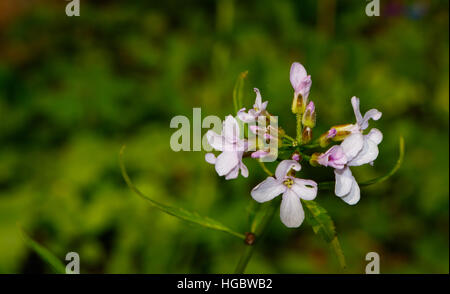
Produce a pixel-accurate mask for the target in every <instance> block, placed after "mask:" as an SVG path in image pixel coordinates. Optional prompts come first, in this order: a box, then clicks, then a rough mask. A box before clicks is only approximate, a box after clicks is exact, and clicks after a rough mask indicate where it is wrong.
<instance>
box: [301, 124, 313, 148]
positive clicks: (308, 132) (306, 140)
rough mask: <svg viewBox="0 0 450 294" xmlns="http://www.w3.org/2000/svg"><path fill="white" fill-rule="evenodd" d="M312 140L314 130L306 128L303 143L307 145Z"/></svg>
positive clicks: (303, 133)
mask: <svg viewBox="0 0 450 294" xmlns="http://www.w3.org/2000/svg"><path fill="white" fill-rule="evenodd" d="M311 139H312V130H311V128H310V127H305V128H304V129H303V132H302V143H304V144H307V143H309V142H310V141H311Z"/></svg>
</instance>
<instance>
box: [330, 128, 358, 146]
mask: <svg viewBox="0 0 450 294" xmlns="http://www.w3.org/2000/svg"><path fill="white" fill-rule="evenodd" d="M355 128H356V129H357V128H358V126H357V125H354V124H345V125H338V126H334V127H333V129H335V130H336V134H335V135H334V136H333V137H332V139H333V141H335V142H339V141H342V140H344V139H345V138H347V136H348V135H350V134H351V133H352V132H353V131H354V130H355Z"/></svg>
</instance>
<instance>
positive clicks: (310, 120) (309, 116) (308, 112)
mask: <svg viewBox="0 0 450 294" xmlns="http://www.w3.org/2000/svg"><path fill="white" fill-rule="evenodd" d="M302 123H303V125H304V126H307V127H310V128H314V126H315V125H316V108H315V106H314V102H312V101H311V102H309V104H308V106H306V109H305V113H304V114H303V118H302Z"/></svg>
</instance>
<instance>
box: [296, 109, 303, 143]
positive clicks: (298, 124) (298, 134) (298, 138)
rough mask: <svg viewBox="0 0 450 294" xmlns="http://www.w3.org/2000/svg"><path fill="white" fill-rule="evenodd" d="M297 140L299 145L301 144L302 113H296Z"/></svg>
mask: <svg viewBox="0 0 450 294" xmlns="http://www.w3.org/2000/svg"><path fill="white" fill-rule="evenodd" d="M296 117H297V142H298V144H299V145H301V144H302V115H301V113H297V115H296Z"/></svg>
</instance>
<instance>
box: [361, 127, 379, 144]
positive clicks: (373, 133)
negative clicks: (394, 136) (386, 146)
mask: <svg viewBox="0 0 450 294" xmlns="http://www.w3.org/2000/svg"><path fill="white" fill-rule="evenodd" d="M365 137H366V138H367V139H370V140H372V141H374V142H375V143H376V144H380V143H381V141H383V133H382V132H381V131H380V130H379V129H376V128H373V129H371V130H370V132H369V133H368V134H367V135H365Z"/></svg>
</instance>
